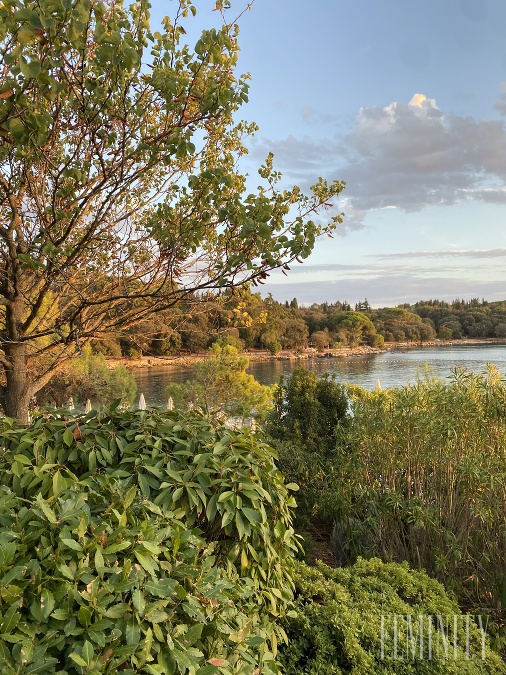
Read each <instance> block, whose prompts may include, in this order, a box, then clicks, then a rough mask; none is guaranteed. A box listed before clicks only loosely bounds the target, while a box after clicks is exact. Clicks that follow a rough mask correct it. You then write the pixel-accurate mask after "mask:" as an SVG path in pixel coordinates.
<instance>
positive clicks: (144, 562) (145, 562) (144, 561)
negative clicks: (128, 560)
mask: <svg viewBox="0 0 506 675" xmlns="http://www.w3.org/2000/svg"><path fill="white" fill-rule="evenodd" d="M134 555H135V557H136V558H137V560H138V561H139V563H140V564H141V566H142V567H143V568H144V569H145V570H146V572H148V574H151V576H153V577H154V576H155V574H156V573H155V568H154V567H153V564H152V562H151V560H150V559H149V558H146V556H145V555H143V554H142V553H139V551H134Z"/></svg>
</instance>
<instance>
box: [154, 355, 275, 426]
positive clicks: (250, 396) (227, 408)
mask: <svg viewBox="0 0 506 675" xmlns="http://www.w3.org/2000/svg"><path fill="white" fill-rule="evenodd" d="M209 355H210V358H208V359H206V360H205V361H200V362H196V363H194V364H193V365H192V371H193V377H192V379H191V380H186V382H183V383H171V384H169V385H168V386H167V394H168V395H169V396H171V397H172V398H173V399H174V402H175V404H176V406H177V407H178V408H182V407H185V408H186V407H188V406H191V407H192V408H196V409H198V410H201V411H202V412H204V413H206V414H208V415H212V416H213V417H219V418H221V419H226V418H228V417H232V418H236V419H241V420H242V421H244V420H245V419H246V418H248V417H255V418H257V419H263V418H264V417H265V415H266V414H267V411H269V410H270V409H271V408H272V402H271V397H272V388H271V387H268V386H265V385H262V384H260V382H257V380H255V378H254V377H253V375H250V374H249V373H247V372H246V371H247V369H248V367H249V359H248V357H247V356H241V355H239V353H238V351H237V349H236V347H233V346H232V345H228V344H225V345H224V346H220V344H219V343H218V342H215V343H214V344H213V345H212V347H211V348H210V350H209Z"/></svg>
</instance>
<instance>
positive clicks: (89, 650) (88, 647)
mask: <svg viewBox="0 0 506 675" xmlns="http://www.w3.org/2000/svg"><path fill="white" fill-rule="evenodd" d="M94 652H95V650H94V649H93V645H92V644H91V642H88V640H86V642H85V643H84V645H83V651H82V655H83V659H84V660H85V661H86V665H87V666H89V665H90V664H91V662H92V661H93V656H94Z"/></svg>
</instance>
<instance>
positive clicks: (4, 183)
mask: <svg viewBox="0 0 506 675" xmlns="http://www.w3.org/2000/svg"><path fill="white" fill-rule="evenodd" d="M199 5H200V6H199ZM205 5H206V3H203V4H202V3H192V2H191V0H180V1H179V2H178V3H176V4H175V5H174V7H173V10H174V12H173V14H172V16H171V17H166V18H164V19H163V20H162V21H161V22H160V24H159V25H158V26H156V27H155V26H152V25H151V23H150V3H149V2H148V1H147V0H140V1H139V2H135V3H132V4H128V3H124V2H123V0H106V1H105V2H102V0H65V1H63V2H57V1H56V2H55V0H5V1H4V2H2V3H1V4H0V71H1V73H2V78H1V81H0V205H1V208H0V267H1V269H2V275H1V277H0V300H1V303H0V307H1V311H0V373H1V374H3V380H4V381H2V382H1V384H2V387H1V388H0V401H1V403H2V406H3V409H4V411H5V412H6V414H8V415H10V416H12V417H17V418H19V419H22V420H23V421H24V422H26V421H27V420H28V403H29V401H30V399H31V398H32V397H33V396H34V395H35V394H36V393H37V392H38V391H39V390H40V389H41V388H42V387H43V386H44V385H45V384H46V383H47V381H48V380H49V379H50V378H51V376H52V375H53V374H54V373H55V372H56V371H58V370H59V369H60V365H61V362H62V361H63V360H65V359H67V358H71V357H72V356H73V355H74V354H76V353H78V351H79V347H80V346H82V345H83V344H86V343H87V342H89V341H90V340H92V339H100V340H107V339H108V338H110V337H111V336H116V335H118V333H120V332H121V330H122V329H124V328H126V327H130V326H133V325H135V324H136V323H138V322H139V321H143V320H144V319H149V317H150V315H152V314H153V313H154V312H158V311H161V310H163V309H167V308H170V307H172V306H174V305H176V304H177V303H178V302H180V301H181V300H183V299H185V298H186V297H188V295H189V294H190V293H192V292H196V291H198V292H204V291H212V292H218V291H219V290H221V289H225V288H234V287H237V286H241V285H242V284H244V283H247V282H252V283H254V284H256V283H257V280H258V282H261V283H263V280H264V279H265V278H266V277H267V276H268V275H269V273H270V272H271V271H272V270H273V269H277V268H280V267H283V266H285V267H288V265H287V263H291V262H292V261H293V262H295V261H296V260H299V261H302V259H304V258H307V256H308V255H309V254H310V253H311V251H312V249H313V246H314V243H315V240H316V237H317V236H318V235H319V234H322V233H325V232H327V233H330V232H331V231H332V230H333V229H335V227H337V225H338V224H339V223H340V222H341V221H342V218H341V216H340V215H331V216H330V218H329V220H328V221H327V222H325V221H324V220H323V219H321V218H320V217H319V214H320V213H321V211H322V210H324V209H326V208H328V207H329V205H330V203H331V200H332V199H333V197H335V196H337V195H339V194H340V192H341V191H342V189H343V188H344V184H343V183H340V182H338V181H333V182H332V183H330V184H328V183H327V182H326V181H325V180H323V179H322V178H318V179H317V178H316V176H315V181H316V182H315V184H314V185H313V187H312V188H311V191H310V193H309V194H308V195H305V194H303V192H302V191H301V190H300V188H298V187H293V188H289V189H286V188H285V187H284V186H283V187H281V186H280V179H281V176H280V174H279V173H278V172H276V171H275V170H274V167H273V161H272V156H271V155H268V156H267V158H266V160H265V162H264V163H263V165H262V166H260V167H259V169H258V173H259V177H258V183H259V184H260V185H259V187H258V188H257V189H254V191H253V192H252V191H250V187H248V185H247V179H246V176H245V175H243V174H242V173H241V172H240V168H239V167H240V164H241V162H240V158H241V157H242V156H243V155H244V154H245V153H246V152H247V150H246V147H245V145H244V139H245V137H247V136H248V135H250V134H252V133H253V132H254V131H256V126H255V125H254V124H248V123H246V122H242V121H239V119H238V113H239V110H240V107H241V105H242V104H243V103H244V102H245V101H247V100H248V79H249V76H247V75H241V74H240V73H238V72H237V69H236V68H237V59H238V52H239V44H238V33H239V27H238V23H237V21H238V18H239V15H240V14H241V11H242V10H243V8H244V7H239V8H236V9H232V8H231V3H230V2H229V1H228V0H227V1H226V2H223V1H222V0H219V2H217V3H216V6H215V7H214V8H213V9H214V10H216V13H214V14H213V13H212V11H211V7H208V8H206V7H205ZM197 8H198V9H199V11H200V10H201V11H202V13H203V17H202V20H201V17H200V16H199V17H197V18H196V19H195V18H194V17H195V15H196V14H197ZM206 9H207V13H206ZM234 12H235V13H234ZM202 27H203V28H202ZM190 35H193V40H192V41H190V37H187V36H190ZM157 339H158V340H161V341H162V343H165V345H166V347H169V348H170V343H171V333H170V330H167V329H165V330H162V331H161V332H160V334H159V335H158V336H157Z"/></svg>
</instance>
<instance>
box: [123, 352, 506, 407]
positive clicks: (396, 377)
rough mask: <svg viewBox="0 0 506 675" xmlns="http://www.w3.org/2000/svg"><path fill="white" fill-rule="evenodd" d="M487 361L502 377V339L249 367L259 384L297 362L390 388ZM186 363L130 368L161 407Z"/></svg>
mask: <svg viewBox="0 0 506 675" xmlns="http://www.w3.org/2000/svg"><path fill="white" fill-rule="evenodd" d="M487 363H494V364H495V365H496V366H497V367H498V368H499V371H500V372H501V373H502V374H503V375H505V376H506V344H483V345H444V346H439V347H422V348H412V349H400V350H396V351H392V352H386V353H384V354H377V355H374V356H357V357H348V358H335V359H320V358H312V359H308V360H307V361H295V360H293V361H288V360H274V361H259V362H256V363H252V364H251V366H250V368H249V371H248V372H250V373H251V374H252V375H254V376H255V377H256V379H257V380H258V381H259V382H261V383H262V384H275V383H277V382H279V378H280V377H281V375H286V374H289V373H290V372H291V371H292V370H293V369H294V368H295V367H296V366H297V365H298V364H302V365H303V366H304V367H306V368H309V369H311V370H316V371H317V372H331V373H335V374H336V377H337V379H338V380H339V381H340V382H350V383H352V384H358V385H360V386H362V387H365V388H367V389H373V388H374V387H375V386H376V383H377V381H378V380H380V382H381V386H382V387H383V388H384V389H386V388H387V387H395V386H401V385H403V384H406V383H407V382H415V381H416V379H417V377H422V376H423V373H424V372H425V371H426V370H427V368H428V369H429V370H430V372H431V373H432V374H434V375H437V376H439V377H442V378H444V377H448V376H449V375H450V374H451V370H452V369H453V368H455V367H457V366H459V367H462V368H465V369H466V370H471V371H474V372H483V371H484V370H485V367H486V364H487ZM191 372H192V371H191V368H188V367H179V366H156V367H152V368H144V369H139V370H137V371H133V374H134V376H135V379H136V381H137V387H138V391H139V392H143V393H144V396H145V398H146V403H147V405H148V406H150V405H151V406H154V405H158V406H166V405H167V394H166V386H167V384H168V383H169V382H182V381H184V380H186V379H189V378H191Z"/></svg>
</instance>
